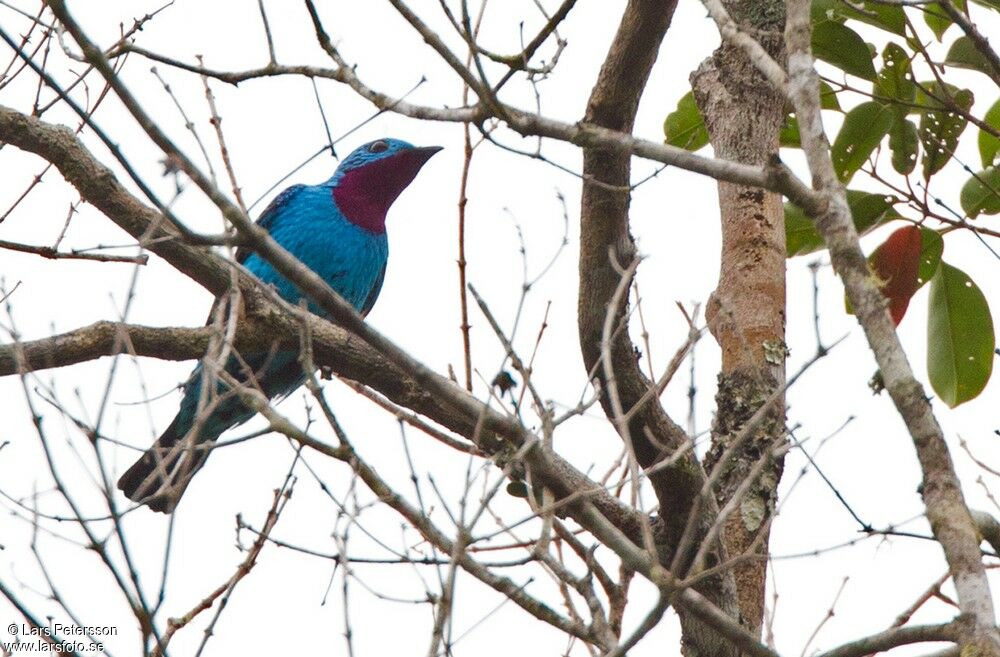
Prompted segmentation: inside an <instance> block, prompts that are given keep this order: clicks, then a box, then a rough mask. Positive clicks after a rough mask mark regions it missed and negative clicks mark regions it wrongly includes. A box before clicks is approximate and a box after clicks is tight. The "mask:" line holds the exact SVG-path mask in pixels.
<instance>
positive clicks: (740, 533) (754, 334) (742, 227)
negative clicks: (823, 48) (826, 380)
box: [692, 0, 786, 633]
mask: <svg viewBox="0 0 1000 657" xmlns="http://www.w3.org/2000/svg"><path fill="white" fill-rule="evenodd" d="M726 5H727V9H728V11H729V12H730V14H731V15H732V17H733V19H734V20H735V21H737V23H738V24H739V25H740V26H741V28H742V29H743V30H745V31H747V32H751V33H756V34H757V35H758V38H759V39H760V40H761V43H762V44H763V45H764V46H765V49H766V50H768V51H770V53H771V54H772V56H775V58H776V59H778V60H779V61H780V60H781V50H782V49H781V31H780V30H781V27H782V24H783V14H782V9H781V6H780V4H779V3H774V2H771V1H769V0H762V1H761V2H753V3H749V4H741V5H735V4H734V3H726ZM692 86H693V88H694V93H695V99H696V101H697V103H698V106H699V108H700V109H701V112H702V114H703V116H704V117H705V124H706V127H707V129H708V133H709V137H710V141H711V144H712V147H713V148H714V150H715V154H716V156H718V157H722V158H725V159H727V160H733V161H736V162H740V163H744V164H752V165H758V166H764V165H765V164H766V162H767V160H768V158H769V157H770V156H771V155H772V154H774V153H776V152H777V151H778V133H779V131H780V129H781V125H782V122H783V120H784V116H785V110H784V99H783V97H782V96H781V94H780V93H778V92H777V91H776V90H775V89H774V88H773V87H771V86H770V85H769V84H768V82H767V81H766V80H765V78H764V76H763V75H762V74H761V73H760V72H759V71H758V69H757V67H756V66H755V65H754V63H753V62H752V61H751V60H750V58H749V57H748V55H747V54H746V53H745V52H744V51H743V50H742V49H740V48H738V47H736V46H733V45H730V44H728V43H727V44H723V45H722V46H720V47H719V49H718V50H716V51H715V53H714V54H713V56H712V57H710V58H709V59H707V60H705V61H704V62H703V63H702V64H701V66H700V67H699V68H698V70H697V71H695V73H694V74H693V75H692ZM718 187H719V207H720V212H721V222H722V254H721V266H720V271H719V283H718V286H717V287H716V289H715V292H714V293H713V294H712V296H711V298H710V300H709V303H708V307H707V308H706V318H707V320H708V325H709V329H710V330H711V331H712V334H713V335H714V336H715V339H716V340H717V341H718V343H719V346H720V347H721V349H722V370H721V372H720V374H719V387H718V393H717V395H716V403H717V408H716V416H715V423H714V426H713V429H712V448H711V450H710V452H709V455H708V457H707V459H706V467H708V468H711V467H714V466H718V467H722V468H723V476H722V478H721V479H720V482H719V486H718V487H717V489H716V491H715V494H716V499H717V500H718V503H719V505H720V506H722V505H724V504H726V503H727V502H729V500H730V499H731V498H732V496H733V495H734V493H735V491H736V489H737V487H738V486H739V485H740V483H741V482H743V481H744V480H745V479H746V477H747V474H748V472H749V471H750V469H751V468H752V467H753V465H754V464H755V463H757V462H758V461H759V460H760V459H770V456H769V453H770V451H771V449H772V448H773V447H774V446H775V441H776V440H780V439H781V436H782V435H783V432H784V421H785V414H784V400H783V399H781V400H780V401H779V402H778V403H775V404H774V405H773V410H772V411H771V412H770V413H768V415H767V417H766V419H765V421H764V422H763V423H761V425H760V426H759V427H758V428H757V429H756V430H755V431H754V432H753V434H752V435H751V436H749V438H748V439H747V440H746V441H745V442H744V443H743V445H742V446H741V447H740V448H739V449H738V451H737V452H736V453H735V454H734V455H733V457H732V458H731V459H729V461H728V462H726V463H720V462H719V457H720V456H721V454H722V453H723V451H724V450H725V449H726V448H727V447H728V446H729V445H730V444H731V442H732V440H733V438H734V437H735V436H736V435H738V434H739V433H740V431H741V429H742V428H743V427H744V425H745V424H746V423H747V421H748V420H749V419H750V417H751V416H752V415H753V414H754V412H756V411H757V409H758V408H760V407H761V406H762V405H763V404H764V402H765V400H767V399H768V398H769V397H770V396H771V395H772V393H774V391H775V390H778V389H779V388H780V387H781V386H782V385H783V384H784V380H785V369H784V365H785V353H786V348H785V342H784V337H785V227H784V216H783V210H782V204H781V196H780V195H778V194H774V193H772V192H767V191H764V190H762V189H759V188H755V187H746V186H743V185H737V184H733V183H728V182H719V184H718ZM781 473H782V463H781V461H780V460H775V461H772V462H771V463H769V464H768V466H767V467H766V468H765V470H764V472H763V474H762V475H761V476H760V477H759V478H758V479H757V481H756V482H755V483H754V485H753V486H752V487H751V488H750V490H749V492H748V493H746V494H745V496H744V497H743V499H742V500H740V504H739V511H738V512H737V513H733V514H732V515H731V516H730V517H729V518H726V519H725V522H726V526H725V532H724V541H725V545H726V551H727V553H728V554H729V556H730V557H733V556H738V555H741V554H745V553H747V552H748V551H754V552H759V553H766V549H767V539H768V537H767V533H768V527H769V523H768V520H769V518H770V516H771V513H772V511H773V509H774V503H775V497H776V492H777V486H778V482H779V480H780V479H781ZM761 532H763V536H761V535H759V534H760V533H761ZM755 541H756V547H755V545H754V544H755ZM766 568H767V563H766V561H764V560H749V561H745V562H743V563H742V564H739V565H737V566H736V567H735V577H736V587H737V592H738V597H739V608H740V620H741V622H743V624H744V625H745V626H746V627H748V628H749V629H751V630H752V631H754V632H755V633H757V632H759V631H760V627H761V622H762V620H763V610H764V590H765V583H766V582H765V576H766Z"/></svg>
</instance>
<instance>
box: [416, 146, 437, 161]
mask: <svg viewBox="0 0 1000 657" xmlns="http://www.w3.org/2000/svg"><path fill="white" fill-rule="evenodd" d="M440 150H444V147H443V146H419V147H417V148H414V149H413V152H415V153H417V154H419V156H420V158H421V159H422V160H423V161H424V162H426V161H427V160H429V159H431V157H433V156H434V154H435V153H437V152H438V151H440Z"/></svg>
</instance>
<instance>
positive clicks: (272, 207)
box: [236, 185, 306, 264]
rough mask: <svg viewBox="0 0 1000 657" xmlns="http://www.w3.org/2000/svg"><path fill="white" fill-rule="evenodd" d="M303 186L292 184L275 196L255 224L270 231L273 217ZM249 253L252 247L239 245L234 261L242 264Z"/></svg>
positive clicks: (278, 213)
mask: <svg viewBox="0 0 1000 657" xmlns="http://www.w3.org/2000/svg"><path fill="white" fill-rule="evenodd" d="M305 188H306V186H305V185H292V186H291V187H289V188H288V189H286V190H284V191H283V192H281V193H280V194H278V195H277V196H275V197H274V198H273V199H272V200H271V202H270V203H268V204H267V207H266V208H264V211H263V212H262V213H261V214H260V217H259V218H258V219H257V225H258V226H260V227H261V228H263V229H264V230H266V231H267V232H271V227H272V226H273V225H274V221H275V218H276V217H277V216H278V215H280V214H281V209H282V208H284V207H285V206H286V205H288V203H290V202H291V200H292V199H293V198H294V197H295V196H296V195H298V193H299V192H301V191H302V190H303V189H305ZM251 253H253V250H252V249H248V248H246V247H244V246H241V247H240V248H238V249H236V262H238V263H240V264H243V262H244V261H245V260H246V259H247V258H249V257H250V254H251Z"/></svg>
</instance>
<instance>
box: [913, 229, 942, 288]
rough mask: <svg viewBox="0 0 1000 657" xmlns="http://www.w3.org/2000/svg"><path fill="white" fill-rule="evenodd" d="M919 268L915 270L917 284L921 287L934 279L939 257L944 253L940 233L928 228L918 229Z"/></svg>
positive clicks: (939, 262) (939, 261)
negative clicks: (919, 245)
mask: <svg viewBox="0 0 1000 657" xmlns="http://www.w3.org/2000/svg"><path fill="white" fill-rule="evenodd" d="M920 239H921V247H920V267H919V268H918V269H917V283H918V285H919V286H920V287H923V285H924V284H925V283H927V282H928V281H929V280H931V279H932V278H934V273H935V272H937V270H938V266H939V265H940V264H941V255H942V254H943V253H944V239H943V238H942V237H941V233H939V232H937V231H936V230H931V229H930V228H924V227H923V226H921V227H920Z"/></svg>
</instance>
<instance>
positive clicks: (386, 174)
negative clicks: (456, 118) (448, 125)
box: [330, 139, 441, 233]
mask: <svg viewBox="0 0 1000 657" xmlns="http://www.w3.org/2000/svg"><path fill="white" fill-rule="evenodd" d="M439 150H441V147H440V146H424V147H416V146H414V145H413V144H410V143H407V142H405V141H402V140H401V139H378V140H376V141H373V142H369V143H367V144H365V145H364V146H360V147H358V148H356V149H355V150H354V151H353V152H351V154H350V155H348V156H347V157H346V158H344V160H343V161H342V162H341V163H340V166H339V167H337V172H336V173H335V174H334V175H333V178H331V179H330V184H331V186H332V187H333V198H334V200H335V201H336V203H337V207H338V208H340V211H341V212H342V213H343V214H344V217H346V218H347V220H348V221H350V222H351V223H353V224H355V225H357V226H360V227H362V228H364V229H365V230H369V231H371V232H373V233H383V232H385V215H386V213H387V212H388V211H389V207H390V206H391V205H392V203H393V201H395V200H396V198H397V197H398V196H399V195H400V194H401V193H402V192H403V190H404V189H406V187H407V185H409V184H410V183H411V182H413V179H414V178H415V177H416V175H417V172H419V171H420V168H421V167H423V166H424V164H425V163H426V162H427V160H429V159H430V158H431V156H432V155H434V154H435V153H437V152H438V151H439Z"/></svg>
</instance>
